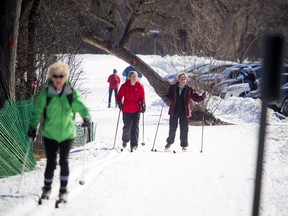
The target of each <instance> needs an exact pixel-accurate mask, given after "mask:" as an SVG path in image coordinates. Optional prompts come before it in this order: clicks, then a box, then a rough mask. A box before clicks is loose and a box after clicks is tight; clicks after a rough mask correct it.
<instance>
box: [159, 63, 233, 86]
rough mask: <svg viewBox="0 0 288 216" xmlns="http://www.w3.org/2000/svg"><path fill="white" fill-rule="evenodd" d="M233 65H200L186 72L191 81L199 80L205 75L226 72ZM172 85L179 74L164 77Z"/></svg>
mask: <svg viewBox="0 0 288 216" xmlns="http://www.w3.org/2000/svg"><path fill="white" fill-rule="evenodd" d="M232 65H233V64H222V63H214V64H198V65H196V66H194V67H192V68H189V69H187V70H185V71H184V72H185V73H187V75H188V77H189V78H190V79H197V78H198V77H201V76H202V75H205V74H214V73H219V72H222V71H223V70H225V69H226V68H229V67H231V66H232ZM164 78H165V79H167V80H168V81H169V82H170V83H175V82H176V79H177V74H168V75H166V76H165V77H164Z"/></svg>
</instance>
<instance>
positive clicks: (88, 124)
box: [81, 119, 91, 127]
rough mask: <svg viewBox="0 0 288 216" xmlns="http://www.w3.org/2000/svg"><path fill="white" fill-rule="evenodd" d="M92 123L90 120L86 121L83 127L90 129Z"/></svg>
mask: <svg viewBox="0 0 288 216" xmlns="http://www.w3.org/2000/svg"><path fill="white" fill-rule="evenodd" d="M90 125H91V122H90V120H89V119H84V120H83V124H82V125H81V126H82V127H90Z"/></svg>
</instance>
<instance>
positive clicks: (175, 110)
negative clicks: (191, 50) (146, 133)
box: [165, 73, 206, 151]
mask: <svg viewBox="0 0 288 216" xmlns="http://www.w3.org/2000/svg"><path fill="white" fill-rule="evenodd" d="M177 80H178V82H177V83H175V84H174V85H171V86H170V88H169V90H168V93H167V95H166V97H165V102H166V103H167V104H168V105H170V108H169V115H170V119H169V136H168V138H167V139H166V142H167V144H166V146H165V150H169V148H170V146H171V145H172V144H173V143H174V141H175V133H176V130H177V127H178V121H179V122H180V141H181V142H180V146H181V147H182V150H183V151H186V150H187V147H188V130H189V125H188V123H189V122H188V120H189V118H190V117H191V108H190V100H191V99H192V100H193V101H195V102H202V101H203V100H204V99H205V97H206V94H205V92H204V93H203V94H202V95H201V96H200V95H199V94H198V93H196V91H195V90H194V89H193V88H192V87H191V86H189V85H188V84H187V81H188V77H187V75H186V74H185V73H181V74H179V75H178V77H177Z"/></svg>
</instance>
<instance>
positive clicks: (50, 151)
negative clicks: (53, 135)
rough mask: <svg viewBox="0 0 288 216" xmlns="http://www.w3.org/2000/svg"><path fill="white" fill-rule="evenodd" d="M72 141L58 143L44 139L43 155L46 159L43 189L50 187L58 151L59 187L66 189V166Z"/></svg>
mask: <svg viewBox="0 0 288 216" xmlns="http://www.w3.org/2000/svg"><path fill="white" fill-rule="evenodd" d="M73 141H74V140H67V141H64V142H60V143H58V142H57V141H55V140H52V139H48V138H45V137H44V145H45V153H46V158H47V164H46V169H45V173H44V177H45V179H44V184H45V187H51V185H52V181H53V176H54V170H55V169H56V165H57V153H58V150H59V154H60V159H59V165H60V168H61V170H60V183H61V187H66V186H67V184H68V178H69V164H68V157H69V152H70V149H71V147H72V143H73Z"/></svg>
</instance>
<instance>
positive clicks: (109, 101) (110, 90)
mask: <svg viewBox="0 0 288 216" xmlns="http://www.w3.org/2000/svg"><path fill="white" fill-rule="evenodd" d="M113 91H114V96H115V101H116V95H117V93H118V89H109V98H108V104H111V99H112V93H113Z"/></svg>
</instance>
